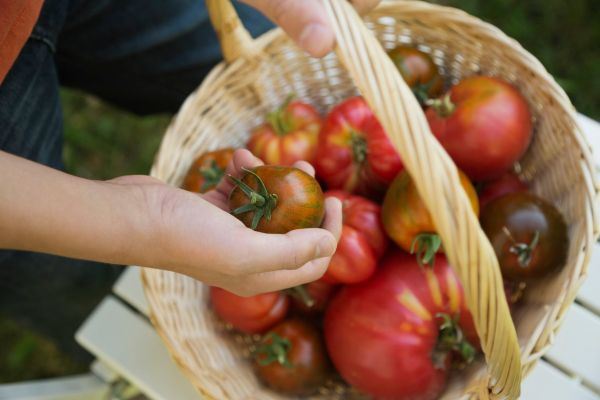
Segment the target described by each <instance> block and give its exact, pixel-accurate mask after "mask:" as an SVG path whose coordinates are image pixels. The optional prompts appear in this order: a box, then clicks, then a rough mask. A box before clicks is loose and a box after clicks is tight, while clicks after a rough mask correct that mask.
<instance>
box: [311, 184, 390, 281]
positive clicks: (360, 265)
mask: <svg viewBox="0 0 600 400" xmlns="http://www.w3.org/2000/svg"><path fill="white" fill-rule="evenodd" d="M325 197H326V198H327V197H335V198H338V199H339V200H340V201H341V202H342V214H343V225H342V235H341V237H340V240H339V242H338V247H337V250H336V252H335V254H334V255H333V257H332V258H331V261H330V263H329V267H328V268H327V272H326V273H325V275H324V276H323V278H322V279H323V280H324V281H325V282H329V283H345V284H350V283H358V282H362V281H364V280H366V279H368V278H369V277H370V276H371V275H372V274H373V272H375V267H376V266H377V262H378V261H379V259H380V258H381V256H383V253H384V252H385V249H386V248H387V245H388V240H387V237H386V235H385V232H384V230H383V226H382V225H381V207H379V205H378V204H376V203H374V202H372V201H370V200H367V199H365V198H363V197H360V196H356V195H351V194H348V193H346V192H342V191H329V192H326V193H325Z"/></svg>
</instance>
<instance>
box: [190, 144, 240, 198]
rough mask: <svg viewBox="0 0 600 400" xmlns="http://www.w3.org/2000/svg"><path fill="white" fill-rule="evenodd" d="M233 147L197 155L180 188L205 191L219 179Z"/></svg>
mask: <svg viewBox="0 0 600 400" xmlns="http://www.w3.org/2000/svg"><path fill="white" fill-rule="evenodd" d="M233 151H234V149H231V148H226V149H221V150H215V151H210V152H208V153H204V154H202V155H201V156H200V157H198V158H197V159H196V160H195V161H194V163H193V164H192V166H191V167H190V169H189V170H188V172H187V174H186V176H185V178H184V180H183V185H182V188H183V189H185V190H189V191H190V192H198V193H205V192H208V191H209V190H211V189H214V188H215V186H217V184H218V183H219V182H220V181H221V178H222V177H223V175H225V170H226V168H227V164H229V161H231V158H232V157H233Z"/></svg>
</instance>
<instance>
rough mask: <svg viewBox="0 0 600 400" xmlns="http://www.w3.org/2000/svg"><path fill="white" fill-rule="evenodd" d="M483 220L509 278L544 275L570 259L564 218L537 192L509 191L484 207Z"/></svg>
mask: <svg viewBox="0 0 600 400" xmlns="http://www.w3.org/2000/svg"><path fill="white" fill-rule="evenodd" d="M480 222H481V227H482V228H483V230H484V232H485V233H486V235H487V237H488V238H489V239H490V242H491V243H492V246H493V247H494V251H495V252H496V257H498V261H499V263H500V269H501V270H502V275H503V276H504V277H505V278H506V279H508V280H511V281H516V282H528V281H532V280H534V279H537V278H541V277H543V276H545V275H547V274H549V273H550V272H552V271H555V270H556V269H557V268H559V267H561V266H563V265H564V263H565V261H566V259H567V251H568V248H569V238H568V234H567V225H566V223H565V220H564V219H563V217H562V215H561V214H560V212H559V211H558V210H557V209H556V208H555V207H554V206H553V205H552V204H550V203H548V202H547V201H545V200H543V199H541V198H539V197H537V196H535V195H534V194H531V193H527V192H520V193H510V194H507V195H505V196H502V197H499V198H497V199H496V200H494V201H492V202H491V203H489V204H487V205H486V207H485V208H484V209H483V210H482V212H481V218H480Z"/></svg>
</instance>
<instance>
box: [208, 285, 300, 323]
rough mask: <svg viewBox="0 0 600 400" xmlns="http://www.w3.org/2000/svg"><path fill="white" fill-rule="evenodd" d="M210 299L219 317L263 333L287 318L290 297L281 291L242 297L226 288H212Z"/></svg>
mask: <svg viewBox="0 0 600 400" xmlns="http://www.w3.org/2000/svg"><path fill="white" fill-rule="evenodd" d="M210 301H211V304H212V306H213V308H214V310H215V312H216V313H217V315H218V316H219V317H221V319H222V320H223V321H225V322H228V323H230V324H231V325H232V326H233V327H234V328H236V329H237V330H240V331H242V332H246V333H262V332H264V331H266V330H267V329H269V328H271V327H272V326H273V325H275V324H276V323H278V322H279V321H281V320H283V318H285V315H286V314H287V311H288V309H289V305H290V302H289V299H288V297H287V296H286V295H284V294H283V293H280V292H272V293H263V294H259V295H257V296H251V297H241V296H237V295H235V294H233V293H231V292H228V291H227V290H225V289H221V288H218V287H211V288H210Z"/></svg>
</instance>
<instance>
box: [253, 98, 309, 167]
mask: <svg viewBox="0 0 600 400" xmlns="http://www.w3.org/2000/svg"><path fill="white" fill-rule="evenodd" d="M267 121H268V122H266V123H264V124H263V125H261V126H259V127H257V128H255V129H254V130H253V131H252V133H251V134H250V139H249V141H248V143H247V144H246V147H247V148H248V150H250V151H251V152H252V153H253V154H254V155H255V156H256V157H258V158H260V159H261V160H263V161H264V162H265V164H274V165H292V164H294V163H295V162H296V161H301V160H304V161H307V162H310V163H312V162H314V159H315V154H316V151H317V136H318V135H319V130H320V129H321V116H320V115H319V113H318V112H317V110H315V108H314V107H313V106H311V105H310V104H306V103H303V102H300V101H291V99H290V100H288V101H286V102H285V103H284V104H283V105H282V106H281V107H280V108H279V109H277V110H275V111H273V112H272V113H270V114H269V115H268V116H267Z"/></svg>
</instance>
